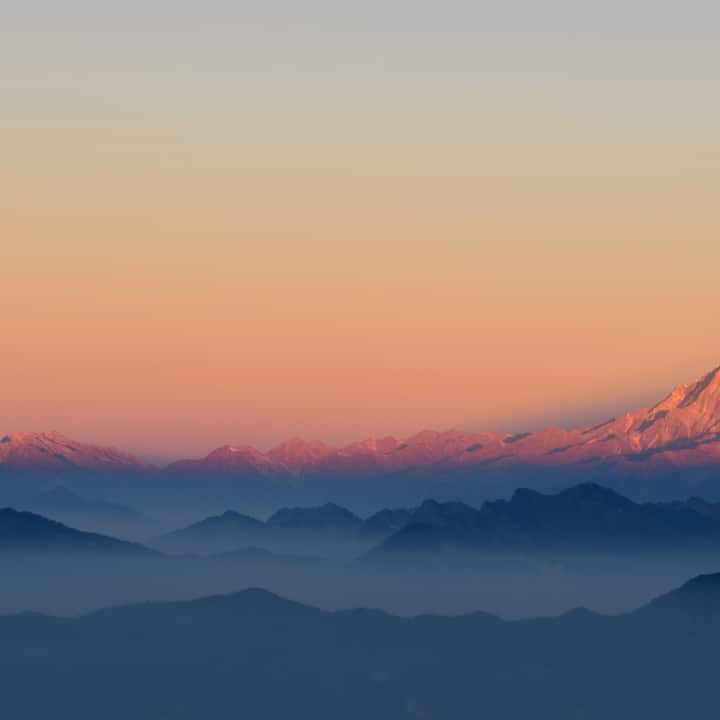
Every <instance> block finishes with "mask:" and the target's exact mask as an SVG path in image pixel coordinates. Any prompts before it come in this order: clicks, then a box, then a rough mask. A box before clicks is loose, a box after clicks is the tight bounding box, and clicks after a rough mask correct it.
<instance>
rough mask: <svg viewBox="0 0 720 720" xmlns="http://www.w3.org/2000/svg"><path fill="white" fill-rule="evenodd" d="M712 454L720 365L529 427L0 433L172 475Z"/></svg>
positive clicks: (3, 446)
mask: <svg viewBox="0 0 720 720" xmlns="http://www.w3.org/2000/svg"><path fill="white" fill-rule="evenodd" d="M716 464H720V366H719V367H717V368H715V369H714V370H712V371H710V372H709V373H707V374H706V375H704V376H703V377H701V378H700V379H699V380H697V381H695V382H693V383H689V384H684V385H678V386H677V387H675V388H674V389H673V390H672V391H671V392H670V393H669V394H668V395H667V396H665V398H663V399H662V400H660V401H659V402H658V403H656V404H655V405H652V406H651V407H649V408H643V409H641V410H637V411H628V412H626V413H625V414H624V415H622V416H620V417H617V418H611V419H609V420H606V421H604V422H600V423H598V424H595V425H590V426H582V427H578V428H569V429H568V428H558V427H548V428H545V429H543V430H540V431H536V432H524V433H514V434H513V433H506V432H492V431H490V432H471V431H462V430H454V429H452V430H446V431H434V430H423V431H420V432H418V433H415V434H414V435H411V436H409V437H407V438H398V437H395V436H392V435H388V436H385V437H381V438H374V437H373V438H368V439H365V440H360V441H356V442H352V443H350V444H348V445H345V446H342V447H332V446H330V445H327V444H325V443H323V442H320V441H305V440H303V439H302V438H299V437H294V438H291V439H289V440H287V441H285V442H283V443H281V444H280V445H277V446H276V447H273V448H271V449H270V450H268V451H267V452H262V451H260V450H258V449H256V448H254V447H252V446H248V445H238V446H235V445H223V446H220V447H218V448H216V449H215V450H213V451H211V452H210V453H208V454H207V455H206V456H205V457H202V458H194V459H182V460H177V461H175V462H172V463H170V464H169V465H168V466H167V467H165V468H163V469H157V468H154V467H153V466H151V465H149V464H147V463H145V462H143V461H141V460H138V459H137V458H135V457H134V456H132V455H130V454H128V453H125V452H123V451H120V450H117V449H115V448H112V447H104V446H98V445H88V444H85V443H79V442H76V441H73V440H71V439H69V438H67V437H66V436H64V435H62V434H60V433H57V432H47V433H15V434H13V435H6V436H5V437H3V438H2V439H0V469H2V468H6V469H16V470H41V471H42V470H52V471H62V470H84V471H88V470H89V471H100V472H110V471H117V470H122V471H125V472H142V471H145V472H147V471H156V472H160V473H162V474H169V475H173V476H178V475H186V476H199V475H203V476H222V477H235V478H238V479H240V478H242V479H247V480H257V481H263V482H264V481H279V482H284V483H292V482H293V481H296V480H298V479H302V478H307V477H331V476H343V475H348V476H352V475H357V476H380V475H390V474H397V473H403V474H407V473H417V472H420V473H424V472H443V473H444V472H453V471H464V470H475V469H487V468H492V469H494V470H497V469H501V470H502V469H507V468H509V469H511V468H513V467H520V466H533V467H537V468H548V469H551V470H552V469H553V468H576V467H581V468H584V469H587V470H592V469H595V468H608V467H611V468H614V469H617V470H621V471H624V472H627V473H630V474H632V473H635V472H637V471H638V470H640V469H648V468H649V469H659V470H674V469H683V468H695V467H701V466H704V465H716Z"/></svg>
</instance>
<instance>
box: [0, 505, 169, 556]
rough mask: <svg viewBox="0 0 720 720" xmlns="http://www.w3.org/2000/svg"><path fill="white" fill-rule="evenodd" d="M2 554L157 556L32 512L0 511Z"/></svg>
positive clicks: (135, 545)
mask: <svg viewBox="0 0 720 720" xmlns="http://www.w3.org/2000/svg"><path fill="white" fill-rule="evenodd" d="M0 553H2V554H4V555H7V554H47V553H56V554H76V553H84V554H98V555H108V556H110V555H112V556H118V555H127V556H135V557H149V556H154V555H155V554H156V553H155V552H154V551H152V550H150V549H149V548H146V547H144V546H142V545H139V544H137V543H130V542H125V541H122V540H117V539H115V538H112V537H107V536H105V535H98V534H95V533H89V532H82V531H80V530H75V529H74V528H71V527H68V526H67V525H63V524H62V523H59V522H56V521H54V520H49V519H47V518H44V517H42V516H40V515H35V514H34V513H30V512H18V511H17V510H13V509H11V508H5V509H3V510H0Z"/></svg>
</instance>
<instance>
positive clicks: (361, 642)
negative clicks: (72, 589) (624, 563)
mask: <svg viewBox="0 0 720 720" xmlns="http://www.w3.org/2000/svg"><path fill="white" fill-rule="evenodd" d="M717 617H720V577H718V576H714V577H705V578H697V579H696V580H694V581H691V582H690V583H688V585H686V586H684V587H683V588H680V589H678V590H677V591H675V592H673V593H670V594H669V595H667V596H665V597H664V598H660V599H658V600H657V601H655V602H654V603H651V604H650V605H647V606H645V607H643V608H641V609H640V610H638V611H636V612H634V613H630V614H627V615H623V616H617V617H608V616H602V615H597V614H594V613H591V612H588V611H585V610H576V611H573V612H570V613H567V614H565V615H563V616H560V617H556V618H551V619H542V620H526V621H516V622H507V621H502V620H500V619H498V618H497V617H494V616H492V615H487V614H484V613H475V614H472V615H466V616H460V617H441V616H419V617H415V618H410V619H403V618H398V617H395V616H392V615H388V614H385V613H382V612H377V611H369V610H356V611H344V612H334V613H330V612H324V611H320V610H317V609H315V608H312V607H308V606H305V605H302V604H299V603H295V602H291V601H288V600H284V599H282V598H281V597H278V596H276V595H273V594H271V593H268V592H265V591H263V590H247V591H244V592H241V593H236V594H233V595H226V596H215V597H208V598H203V599H199V600H196V601H192V602H183V603H157V604H144V605H135V606H126V607H118V608H114V609H109V610H103V611H100V612H96V613H93V614H91V615H86V616H83V617H78V618H65V619H60V618H52V617H46V616H41V615H30V614H25V615H16V616H6V617H2V618H0V636H2V638H3V642H2V643H0V703H1V707H2V709H3V714H4V715H5V716H7V717H12V718H18V720H36V719H38V720H39V719H40V718H43V719H44V718H46V717H48V716H63V717H72V718H74V720H90V719H92V720H95V718H98V717H103V718H105V719H106V720H126V718H128V717H132V718H135V719H137V720H156V719H157V718H160V717H167V718H188V719H190V720H195V719H197V720H200V719H202V720H205V718H208V717H229V716H235V715H237V713H238V712H241V713H242V715H243V716H246V717H252V718H253V720H270V719H272V720H280V719H281V718H283V719H284V718H288V717H293V718H308V719H310V718H313V720H325V719H327V720H336V719H337V718H340V717H342V718H348V719H350V720H366V719H367V718H369V717H372V718H377V719H378V720H411V719H416V718H453V720H455V719H457V720H463V719H465V718H467V719H468V720H470V719H471V718H472V719H474V718H477V717H479V716H480V717H491V718H493V720H526V718H528V717H533V718H542V719H545V718H547V719H548V720H550V719H552V720H571V719H572V720H575V719H576V718H580V717H582V718H584V719H586V720H606V719H607V718H608V717H612V718H617V719H619V720H638V718H653V720H676V719H677V718H678V717H684V718H710V717H714V716H715V715H716V710H717V694H716V675H717V670H716V657H717V646H718V642H719V641H720V625H719V624H718V623H717V622H715V621H714V618H717ZM693 618H695V619H698V618H699V619H698V620H693ZM39 689H41V691H39Z"/></svg>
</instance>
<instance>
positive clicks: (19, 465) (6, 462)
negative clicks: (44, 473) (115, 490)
mask: <svg viewBox="0 0 720 720" xmlns="http://www.w3.org/2000/svg"><path fill="white" fill-rule="evenodd" d="M0 467H6V468H10V469H15V470H73V469H75V470H102V471H113V470H142V469H148V467H149V466H147V465H146V464H145V463H143V462H141V461H140V460H138V459H137V458H135V457H133V456H132V455H129V454H128V453H125V452H122V451H120V450H117V449H115V448H113V447H103V446H99V445H88V444H86V443H80V442H77V441H75V440H71V439H70V438H68V437H66V436H65V435H63V434H62V433H59V432H45V433H32V432H18V433H13V434H12V435H5V436H4V437H3V438H0Z"/></svg>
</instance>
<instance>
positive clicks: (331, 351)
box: [0, 0, 720, 456]
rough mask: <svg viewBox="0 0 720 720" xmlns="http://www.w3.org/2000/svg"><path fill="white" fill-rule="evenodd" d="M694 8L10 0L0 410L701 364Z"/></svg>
mask: <svg viewBox="0 0 720 720" xmlns="http://www.w3.org/2000/svg"><path fill="white" fill-rule="evenodd" d="M718 27H720V5H718V3H717V2H692V1H689V2H683V3H680V2H676V1H674V2H658V1H655V2H650V1H649V0H643V1H641V2H628V1H627V0H625V1H624V2H620V1H619V0H610V1H609V2H603V3H600V2H595V1H593V2H579V1H578V0H574V1H573V2H570V0H565V1H563V2H537V0H515V1H514V2H513V1H505V2H502V3H500V2H493V3H488V2H477V1H475V2H470V1H469V0H468V1H464V0H463V1H462V2H459V1H454V2H453V1H452V0H446V2H442V3H440V2H426V1H425V0H413V1H410V0H406V1H403V2H398V1H396V2H392V1H391V0H383V1H382V2H381V1H380V0H366V1H365V2H363V3H342V2H337V0H335V2H330V0H324V1H320V0H309V1H308V0H305V1H303V2H297V0H296V1H295V2H291V1H290V0H282V1H279V0H278V1H275V2H272V1H269V0H265V1H264V2H252V3H248V2H238V1H237V0H236V1H235V2H230V0H224V1H221V0H205V1H204V2H198V1H195V2H189V1H188V0H179V1H178V0H175V1H174V2H169V1H167V2H158V1H157V0H154V1H153V0H150V1H148V0H145V1H144V2H139V1H138V0H128V1H126V2H125V3H117V2H113V3H110V2H100V1H99V0H93V2H90V1H89V0H86V1H80V0H71V1H70V2H58V1H57V0H35V1H33V0H23V2H20V1H19V0H9V2H6V3H5V4H4V6H3V10H2V18H1V20H0V92H1V97H2V100H1V101H0V102H1V105H0V151H1V153H2V156H1V160H0V308H1V309H2V313H3V322H2V346H1V347H0V351H1V352H0V373H1V374H2V379H3V383H2V387H3V392H2V401H1V402H0V433H1V432H9V431H14V430H21V429H37V430H43V429H57V430H61V431H64V432H66V433H68V434H71V435H74V436H77V437H78V438H79V439H89V440H95V441H102V442H105V441H111V442H114V443H116V444H119V445H124V446H127V447H130V448H132V449H137V450H141V451H145V452H151V453H157V454H161V455H168V456H175V455H185V454H197V453H199V452H202V451H205V450H207V449H209V448H211V447H213V446H215V445H218V444H222V443H225V442H233V443H239V442H244V441H246V442H252V443H257V444H260V445H262V446H267V445H270V444H272V443H273V442H275V441H279V440H281V439H283V438H284V437H285V436H288V435H293V434H300V435H303V436H306V437H310V438H322V439H325V440H328V441H334V442H339V441H343V440H348V439H350V438H356V437H358V436H366V435H370V434H373V433H375V434H381V433H386V432H392V433H394V434H400V435H403V434H409V433H411V432H413V431H415V430H418V429H421V428H424V427H434V428H438V429H442V428H447V427H462V428H467V429H486V428H494V429H504V428H507V429H509V430H515V429H525V428H528V427H535V426H537V425H542V424H545V423H567V422H574V421H580V420H583V421H584V420H588V421H589V420H592V419H595V417H600V418H602V417H603V416H604V415H605V414H608V413H614V412H618V411H621V410H623V409H625V408H626V406H628V405H635V404H638V403H639V404H643V403H645V402H648V401H650V400H652V399H654V398H655V396H656V395H658V394H662V392H664V391H666V390H667V389H669V386H670V385H672V384H674V383H676V382H681V381H689V380H692V379H693V378H694V377H695V376H697V375H698V374H700V373H702V372H704V371H706V370H709V369H710V368H711V367H713V366H715V365H718V364H720V339H719V336H718V317H719V316H720V281H719V280H720V202H718V194H719V191H720V133H718V128H720V92H718V90H717V85H718V76H719V75H720V43H718V42H717V31H718Z"/></svg>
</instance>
